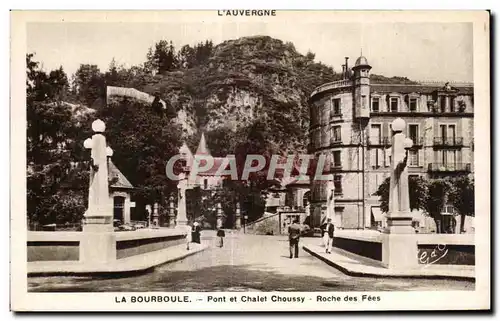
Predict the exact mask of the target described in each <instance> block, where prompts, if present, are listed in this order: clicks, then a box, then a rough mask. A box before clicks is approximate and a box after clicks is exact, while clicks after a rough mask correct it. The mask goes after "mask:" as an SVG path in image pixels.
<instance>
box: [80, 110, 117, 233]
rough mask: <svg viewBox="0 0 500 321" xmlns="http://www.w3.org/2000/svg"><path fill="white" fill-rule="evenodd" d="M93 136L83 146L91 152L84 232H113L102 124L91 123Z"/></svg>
mask: <svg viewBox="0 0 500 321" xmlns="http://www.w3.org/2000/svg"><path fill="white" fill-rule="evenodd" d="M92 129H93V130H94V132H95V134H94V135H93V136H92V139H87V140H86V141H85V142H84V146H85V147H86V148H89V149H90V150H91V157H92V161H91V162H92V164H91V168H90V184H89V193H88V197H89V198H88V209H87V211H86V212H85V214H84V218H83V231H84V232H113V230H114V229H113V211H112V210H111V209H112V208H113V206H112V203H111V202H112V201H111V200H110V197H109V187H108V163H107V162H108V160H107V153H106V147H107V145H106V138H105V137H104V135H103V134H102V133H103V132H104V130H105V129H106V126H105V125H104V122H103V121H101V120H99V119H98V120H96V121H94V122H93V123H92Z"/></svg>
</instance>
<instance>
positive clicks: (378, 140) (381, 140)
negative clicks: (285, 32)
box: [368, 136, 391, 146]
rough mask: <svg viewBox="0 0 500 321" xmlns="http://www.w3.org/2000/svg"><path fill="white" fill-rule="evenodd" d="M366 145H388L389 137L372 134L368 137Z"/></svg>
mask: <svg viewBox="0 0 500 321" xmlns="http://www.w3.org/2000/svg"><path fill="white" fill-rule="evenodd" d="M368 145H370V146H390V145H391V139H390V138H389V137H379V136H373V137H369V138H368Z"/></svg>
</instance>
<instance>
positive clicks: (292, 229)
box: [288, 218, 301, 258]
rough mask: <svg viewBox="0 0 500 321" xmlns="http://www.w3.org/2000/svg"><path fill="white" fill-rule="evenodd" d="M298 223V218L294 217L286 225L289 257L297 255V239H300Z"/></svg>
mask: <svg viewBox="0 0 500 321" xmlns="http://www.w3.org/2000/svg"><path fill="white" fill-rule="evenodd" d="M300 232H301V229H300V225H299V220H298V219H297V218H296V219H294V221H293V223H292V224H291V225H290V226H289V227H288V242H289V245H290V258H292V257H295V258H298V257H299V240H300Z"/></svg>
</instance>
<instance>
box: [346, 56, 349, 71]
mask: <svg viewBox="0 0 500 321" xmlns="http://www.w3.org/2000/svg"><path fill="white" fill-rule="evenodd" d="M347 60H349V57H345V70H346V71H348V70H349V65H348V64H347Z"/></svg>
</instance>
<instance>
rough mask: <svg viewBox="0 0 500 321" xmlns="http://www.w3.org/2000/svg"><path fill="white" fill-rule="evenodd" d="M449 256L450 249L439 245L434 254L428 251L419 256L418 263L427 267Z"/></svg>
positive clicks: (433, 251)
mask: <svg viewBox="0 0 500 321" xmlns="http://www.w3.org/2000/svg"><path fill="white" fill-rule="evenodd" d="M446 254H448V249H447V248H446V245H445V244H438V245H437V246H436V247H435V248H434V249H433V250H432V252H431V253H430V254H429V252H427V251H423V252H422V253H420V254H419V255H418V261H419V263H420V264H425V267H427V266H430V265H432V264H434V263H436V262H438V261H439V260H441V259H442V258H443V257H445V256H446Z"/></svg>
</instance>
